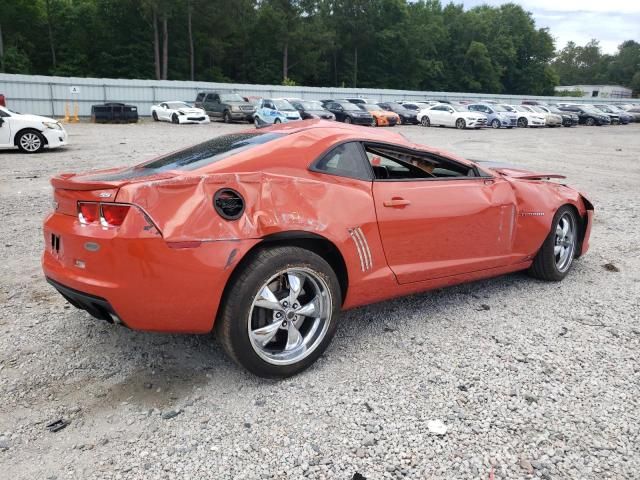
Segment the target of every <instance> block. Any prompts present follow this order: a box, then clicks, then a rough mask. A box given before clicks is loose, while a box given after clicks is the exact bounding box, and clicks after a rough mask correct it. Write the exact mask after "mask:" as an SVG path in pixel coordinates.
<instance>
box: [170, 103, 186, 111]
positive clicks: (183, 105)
mask: <svg viewBox="0 0 640 480" xmlns="http://www.w3.org/2000/svg"><path fill="white" fill-rule="evenodd" d="M167 105H168V107H169V108H170V109H171V110H178V109H179V108H191V105H189V104H188V103H185V102H167Z"/></svg>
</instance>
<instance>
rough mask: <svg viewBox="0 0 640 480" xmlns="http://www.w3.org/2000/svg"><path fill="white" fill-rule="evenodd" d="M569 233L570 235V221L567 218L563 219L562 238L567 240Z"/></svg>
mask: <svg viewBox="0 0 640 480" xmlns="http://www.w3.org/2000/svg"><path fill="white" fill-rule="evenodd" d="M568 233H569V220H567V219H566V218H563V219H562V237H563V238H566V236H567V234H568Z"/></svg>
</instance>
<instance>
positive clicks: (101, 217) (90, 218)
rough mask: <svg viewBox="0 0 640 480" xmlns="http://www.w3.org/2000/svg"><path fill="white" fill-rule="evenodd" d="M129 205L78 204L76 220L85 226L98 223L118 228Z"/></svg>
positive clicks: (127, 211)
mask: <svg viewBox="0 0 640 480" xmlns="http://www.w3.org/2000/svg"><path fill="white" fill-rule="evenodd" d="M130 208H131V205H124V204H121V203H98V202H78V220H80V223H83V224H85V225H88V224H92V223H100V224H101V225H103V226H105V227H118V226H120V225H122V223H123V222H124V219H125V217H126V216H127V213H129V209H130Z"/></svg>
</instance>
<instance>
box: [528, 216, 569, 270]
mask: <svg viewBox="0 0 640 480" xmlns="http://www.w3.org/2000/svg"><path fill="white" fill-rule="evenodd" d="M578 225H579V221H578V216H577V215H576V211H575V210H574V209H573V207H571V206H569V205H564V206H562V207H560V208H559V209H558V211H557V212H556V214H555V215H554V217H553V222H552V223H551V231H550V232H549V235H548V236H547V238H546V239H545V240H544V243H543V244H542V247H541V248H540V250H539V251H538V253H537V254H536V256H535V258H534V259H533V264H532V265H531V267H530V268H529V274H530V275H531V276H532V277H535V278H538V279H540V280H546V281H549V282H558V281H560V280H562V279H563V278H564V277H566V276H567V273H568V272H569V270H570V268H571V265H572V264H573V259H574V258H575V256H576V250H577V247H578V235H579V229H578Z"/></svg>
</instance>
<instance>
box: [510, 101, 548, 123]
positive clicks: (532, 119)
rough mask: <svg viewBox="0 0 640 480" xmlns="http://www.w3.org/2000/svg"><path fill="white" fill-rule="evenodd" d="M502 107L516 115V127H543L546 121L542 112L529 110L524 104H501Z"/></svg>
mask: <svg viewBox="0 0 640 480" xmlns="http://www.w3.org/2000/svg"><path fill="white" fill-rule="evenodd" d="M503 107H504V108H506V109H507V110H509V111H510V112H514V113H516V114H517V115H518V127H520V128H526V127H544V126H545V125H546V123H547V122H546V119H545V116H544V114H542V113H536V112H531V111H529V110H527V109H526V108H525V106H524V105H503Z"/></svg>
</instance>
